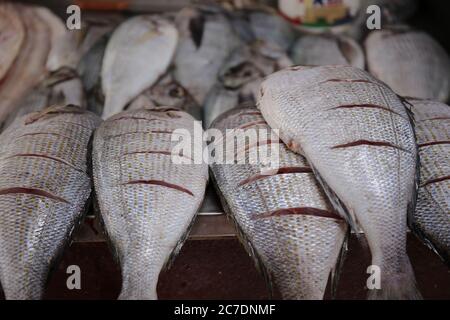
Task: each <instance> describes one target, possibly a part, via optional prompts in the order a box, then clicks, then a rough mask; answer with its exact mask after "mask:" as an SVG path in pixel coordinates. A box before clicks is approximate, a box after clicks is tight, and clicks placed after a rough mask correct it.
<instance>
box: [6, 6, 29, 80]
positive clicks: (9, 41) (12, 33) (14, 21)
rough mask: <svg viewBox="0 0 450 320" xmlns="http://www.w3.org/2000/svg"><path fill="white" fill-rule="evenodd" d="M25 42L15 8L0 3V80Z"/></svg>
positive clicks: (23, 28) (23, 31) (22, 28)
mask: <svg viewBox="0 0 450 320" xmlns="http://www.w3.org/2000/svg"><path fill="white" fill-rule="evenodd" d="M24 41H25V27H24V25H23V23H22V20H21V19H20V15H19V12H18V11H17V8H16V7H15V6H14V5H13V4H12V3H8V2H2V3H0V80H2V79H3V77H4V76H5V75H6V73H7V72H8V70H9V68H10V67H11V65H12V64H13V63H14V61H15V59H16V57H17V55H18V54H19V51H20V49H21V48H22V45H23V43H24Z"/></svg>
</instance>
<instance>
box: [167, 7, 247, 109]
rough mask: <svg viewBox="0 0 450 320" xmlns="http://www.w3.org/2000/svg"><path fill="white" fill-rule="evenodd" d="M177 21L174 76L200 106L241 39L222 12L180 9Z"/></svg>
mask: <svg viewBox="0 0 450 320" xmlns="http://www.w3.org/2000/svg"><path fill="white" fill-rule="evenodd" d="M176 22H177V27H178V30H179V32H180V41H179V45H178V49H177V52H176V54H175V59H174V66H175V69H174V77H175V80H176V81H177V82H178V83H179V84H180V85H182V86H183V87H184V88H186V90H187V91H188V92H189V93H190V94H191V95H192V96H193V97H194V99H195V100H196V102H197V103H198V104H199V105H203V103H204V101H205V98H206V95H207V94H208V92H209V90H210V89H211V88H212V87H213V86H214V84H215V83H216V82H217V75H218V72H219V70H220V68H221V66H222V65H223V63H224V62H225V59H226V58H227V57H228V55H229V54H230V53H231V52H232V51H233V49H234V48H236V47H237V46H238V45H239V43H240V41H239V38H238V37H237V36H236V35H235V33H234V31H233V28H232V26H231V24H230V21H229V20H228V19H227V18H226V17H225V16H224V15H223V14H221V13H215V12H203V11H200V10H195V9H192V8H186V9H183V10H181V11H180V13H179V14H178V16H177V17H176Z"/></svg>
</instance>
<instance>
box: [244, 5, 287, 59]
mask: <svg viewBox="0 0 450 320" xmlns="http://www.w3.org/2000/svg"><path fill="white" fill-rule="evenodd" d="M249 21H250V26H251V28H252V31H253V33H254V35H255V38H256V39H259V40H261V41H263V42H266V43H268V44H271V45H274V46H277V47H279V48H280V49H281V50H282V51H287V50H288V49H289V48H290V47H291V45H292V44H293V42H294V41H295V38H296V34H295V32H294V30H293V29H292V27H291V25H290V24H289V23H288V22H287V21H286V20H284V19H283V18H282V17H281V16H279V15H278V14H273V13H270V12H263V11H255V12H251V13H250V14H249Z"/></svg>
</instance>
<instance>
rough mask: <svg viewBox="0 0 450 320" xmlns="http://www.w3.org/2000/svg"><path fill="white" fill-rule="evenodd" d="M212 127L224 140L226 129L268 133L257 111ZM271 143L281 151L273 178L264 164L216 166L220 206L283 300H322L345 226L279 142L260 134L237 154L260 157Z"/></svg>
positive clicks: (302, 163) (230, 115)
mask: <svg viewBox="0 0 450 320" xmlns="http://www.w3.org/2000/svg"><path fill="white" fill-rule="evenodd" d="M212 127H213V128H216V129H219V130H221V132H222V133H223V134H224V135H225V131H226V129H228V130H231V129H243V130H244V128H246V130H247V129H255V130H257V129H264V130H267V131H268V130H270V128H269V126H268V125H267V124H266V122H265V121H264V118H263V117H262V115H261V113H260V112H259V111H258V110H257V109H256V108H237V109H233V110H231V111H228V112H226V113H224V114H222V115H221V116H220V117H219V118H218V119H217V120H216V121H215V122H214V123H213V125H212ZM245 134H246V133H243V136H245ZM228 137H232V135H230V136H228V135H227V136H226V138H225V143H227V142H228V143H230V141H227V139H232V138H228ZM238 137H239V136H238ZM238 141H239V138H238ZM268 142H271V144H276V145H278V146H277V147H278V148H279V160H278V168H279V169H278V172H277V173H275V174H273V175H263V174H261V170H262V168H263V167H262V165H261V164H250V163H245V164H222V163H214V164H212V166H211V169H212V171H213V174H214V177H215V182H216V185H217V188H218V190H219V193H220V194H221V196H222V197H221V200H222V201H223V204H224V207H225V208H227V212H228V214H230V215H231V216H232V218H233V220H235V222H236V224H237V227H238V229H239V230H240V232H241V233H242V234H241V237H242V238H243V239H241V240H242V241H243V242H244V245H246V246H247V247H249V248H248V249H249V250H250V252H251V253H252V255H253V256H254V258H255V259H259V260H260V261H261V262H262V264H263V266H264V267H265V268H267V271H269V272H268V273H269V276H270V275H272V276H273V280H274V282H275V284H276V285H277V287H278V289H279V290H280V292H281V294H282V297H283V298H284V299H322V298H323V296H324V293H325V289H326V286H327V282H328V278H329V276H330V273H331V272H332V271H333V270H335V267H336V266H337V264H338V260H339V257H340V252H341V248H342V246H343V243H344V239H345V235H346V229H347V224H346V223H345V221H344V219H342V217H341V216H339V215H338V214H337V213H335V212H334V211H333V209H332V207H331V205H330V203H329V202H328V200H327V198H326V196H325V194H324V193H323V191H322V190H321V188H320V186H319V185H318V183H317V181H316V179H315V178H314V175H313V172H312V170H311V168H310V167H309V166H308V164H307V162H306V159H305V158H303V157H302V156H300V155H298V154H295V153H293V152H292V151H290V150H288V149H287V147H286V146H285V145H284V144H282V143H278V138H277V140H276V141H274V140H273V138H271V139H269V138H268V137H267V135H264V134H261V133H260V134H259V137H258V140H255V141H254V142H248V143H247V144H246V145H245V147H244V144H238V148H237V150H238V151H237V152H241V153H244V152H246V151H244V150H248V153H250V152H252V151H251V149H254V151H255V152H256V150H259V152H261V150H262V148H261V147H259V148H258V145H259V146H263V147H264V146H267V143H268ZM232 143H234V142H232ZM244 148H245V149H244ZM241 156H242V157H244V155H241ZM236 157H238V156H236ZM247 159H248V158H247ZM263 270H264V268H263Z"/></svg>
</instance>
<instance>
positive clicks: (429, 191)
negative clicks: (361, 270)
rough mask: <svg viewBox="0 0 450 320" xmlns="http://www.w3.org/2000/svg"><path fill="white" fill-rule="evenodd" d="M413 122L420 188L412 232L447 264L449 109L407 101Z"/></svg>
mask: <svg viewBox="0 0 450 320" xmlns="http://www.w3.org/2000/svg"><path fill="white" fill-rule="evenodd" d="M408 101H409V102H410V103H411V104H412V110H413V112H414V119H415V121H416V136H417V143H418V145H419V156H420V164H421V166H420V179H421V183H420V188H419V196H418V199H417V207H416V211H415V212H414V213H413V214H411V215H410V217H409V225H410V227H411V230H413V231H414V232H415V234H416V235H417V236H418V237H419V238H420V239H422V240H423V241H424V242H425V243H426V244H428V245H429V246H430V247H431V248H432V249H433V250H435V251H436V252H437V253H438V254H439V255H440V256H441V257H442V259H443V260H444V261H445V262H446V263H447V264H449V265H450V232H449V230H450V107H449V106H448V105H446V104H443V103H440V102H435V101H429V100H417V99H408Z"/></svg>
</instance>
